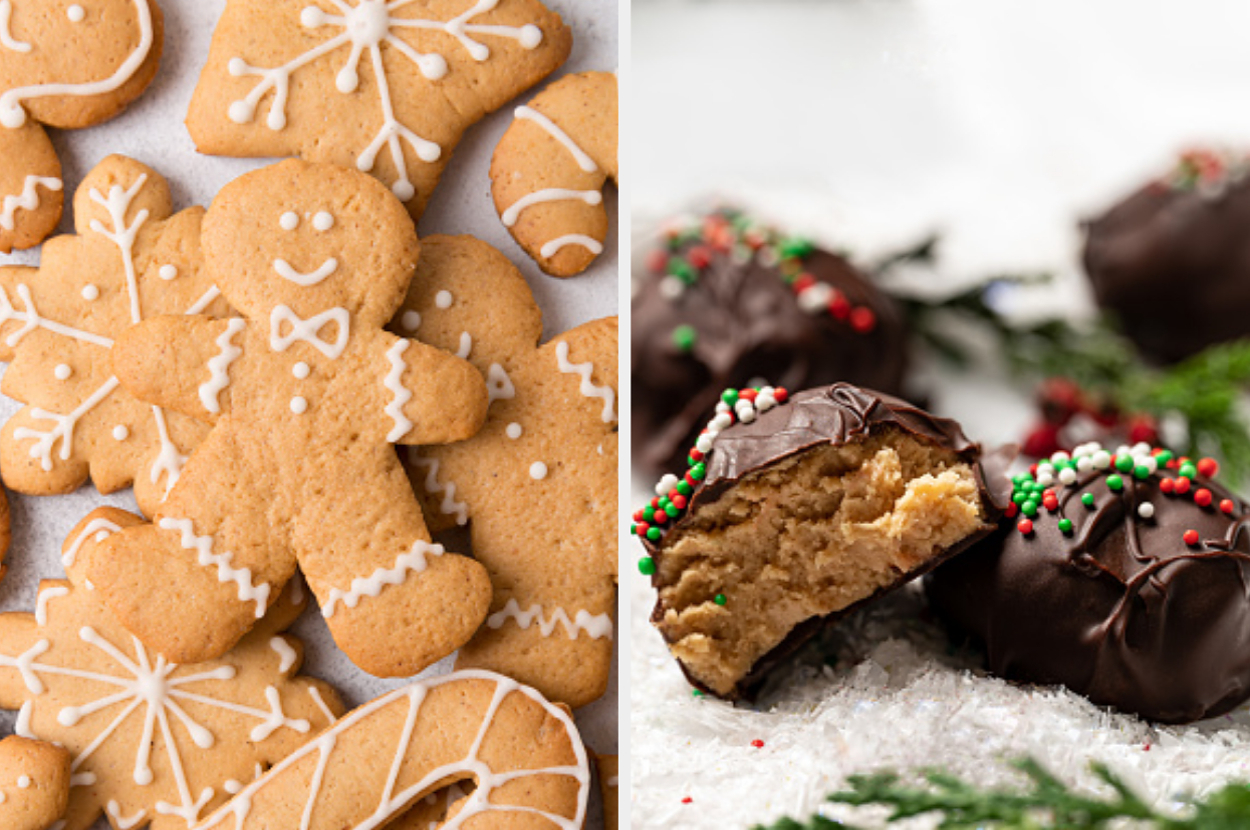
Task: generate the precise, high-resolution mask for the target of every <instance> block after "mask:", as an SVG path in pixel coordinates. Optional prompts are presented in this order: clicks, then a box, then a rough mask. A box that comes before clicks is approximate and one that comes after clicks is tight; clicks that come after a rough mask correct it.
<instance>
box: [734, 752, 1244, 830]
mask: <svg viewBox="0 0 1250 830" xmlns="http://www.w3.org/2000/svg"><path fill="white" fill-rule="evenodd" d="M1014 766H1015V767H1016V768H1017V769H1019V770H1020V771H1021V772H1022V773H1024V775H1025V776H1026V777H1027V778H1028V785H1027V787H1025V788H1022V789H1015V790H1012V789H989V788H981V787H977V786H976V785H974V784H969V783H967V782H966V781H963V780H962V779H959V778H956V777H954V776H952V775H949V774H947V773H945V772H942V771H940V770H929V771H926V772H925V773H924V774H923V778H924V781H925V782H926V784H925V785H908V784H905V783H903V782H902V779H900V778H899V776H898V775H896V774H894V773H890V772H881V773H876V774H873V775H853V776H851V777H850V778H849V779H848V780H847V785H848V787H849V789H847V790H845V791H843V792H839V793H835V794H833V795H831V796H829V799H828V800H829V801H831V802H834V803H837V804H849V805H853V806H861V807H862V806H869V805H879V806H884V807H887V808H890V810H891V812H890V815H889V817H888V818H887V819H886V821H887V823H889V824H894V823H895V822H899V821H904V820H906V819H910V818H915V817H916V816H922V815H926V814H937V815H938V816H939V817H940V823H939V824H938V827H939V828H940V830H976V828H987V830H989V828H993V830H1105V829H1106V828H1110V827H1113V826H1114V827H1123V826H1130V827H1143V828H1156V830H1232V828H1245V827H1250V785H1247V784H1241V783H1235V784H1228V785H1226V786H1225V787H1223V788H1222V789H1220V790H1217V791H1216V792H1214V793H1212V794H1211V796H1210V797H1208V798H1206V799H1203V800H1201V801H1195V802H1193V803H1191V804H1190V805H1189V807H1188V810H1187V813H1188V815H1185V816H1183V817H1180V818H1177V817H1174V816H1164V815H1161V814H1159V813H1157V812H1156V811H1154V810H1152V809H1151V808H1150V807H1149V806H1148V805H1147V804H1146V803H1145V802H1143V801H1142V800H1141V799H1140V798H1139V797H1138V796H1137V795H1136V794H1135V793H1134V792H1133V791H1132V790H1131V789H1129V787H1128V786H1127V785H1126V784H1125V783H1124V781H1123V780H1122V779H1120V778H1119V777H1118V776H1117V775H1116V774H1115V773H1113V772H1112V771H1111V770H1109V769H1108V768H1107V767H1105V766H1103V765H1102V764H1092V765H1091V766H1090V769H1091V770H1092V771H1093V773H1094V775H1096V776H1097V777H1098V778H1099V779H1100V780H1101V781H1102V782H1103V783H1104V784H1106V785H1107V786H1108V787H1109V788H1110V790H1111V794H1110V795H1109V796H1108V797H1106V798H1091V797H1089V796H1084V795H1080V794H1077V793H1075V792H1073V791H1072V790H1071V788H1069V787H1068V786H1067V785H1065V784H1064V783H1063V782H1062V781H1060V780H1059V779H1057V778H1055V777H1054V776H1053V775H1051V774H1050V773H1049V772H1047V771H1046V770H1045V769H1044V768H1043V767H1042V766H1041V765H1040V764H1038V763H1037V762H1036V761H1034V760H1032V759H1023V760H1019V761H1016V762H1015V763H1014ZM1126 822H1127V825H1126V824H1125V823H1126ZM849 826H850V825H845V824H842V823H839V822H836V821H833V820H832V819H828V818H824V817H823V816H813V817H812V818H810V819H808V820H807V821H795V820H794V819H789V818H786V819H782V820H780V821H778V822H776V823H775V824H772V825H770V826H769V827H767V828H765V827H762V826H757V827H756V830H833V828H846V827H849Z"/></svg>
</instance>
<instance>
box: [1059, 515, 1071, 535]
mask: <svg viewBox="0 0 1250 830" xmlns="http://www.w3.org/2000/svg"><path fill="white" fill-rule="evenodd" d="M1059 531H1060V532H1061V533H1063V534H1064V535H1065V536H1066V535H1068V534H1069V533H1071V532H1072V520H1071V519H1060V520H1059Z"/></svg>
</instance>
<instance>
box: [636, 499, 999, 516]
mask: <svg viewBox="0 0 1250 830" xmlns="http://www.w3.org/2000/svg"><path fill="white" fill-rule="evenodd" d="M1019 512H1020V505H1018V504H1016V503H1015V502H1014V501H1013V502H1011V503H1010V504H1008V505H1007V518H1008V519H1014V518H1015V517H1016V514H1017V513H1019ZM640 513H641V511H640Z"/></svg>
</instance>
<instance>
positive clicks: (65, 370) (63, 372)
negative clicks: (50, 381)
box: [52, 363, 74, 380]
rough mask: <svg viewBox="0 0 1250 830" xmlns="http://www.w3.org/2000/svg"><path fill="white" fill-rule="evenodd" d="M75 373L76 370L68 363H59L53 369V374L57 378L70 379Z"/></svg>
mask: <svg viewBox="0 0 1250 830" xmlns="http://www.w3.org/2000/svg"><path fill="white" fill-rule="evenodd" d="M72 374H74V370H73V369H72V368H70V365H69V364H68V363H58V364H57V365H56V368H55V369H53V370H52V375H53V377H55V378H56V379H57V380H69V376H70V375H72Z"/></svg>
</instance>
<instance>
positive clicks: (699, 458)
mask: <svg viewBox="0 0 1250 830" xmlns="http://www.w3.org/2000/svg"><path fill="white" fill-rule="evenodd" d="M690 457H691V458H693V459H694V460H695V461H702V460H703V453H701V452H699V448H698V447H695V448H694V449H692V450H691V451H690Z"/></svg>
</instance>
